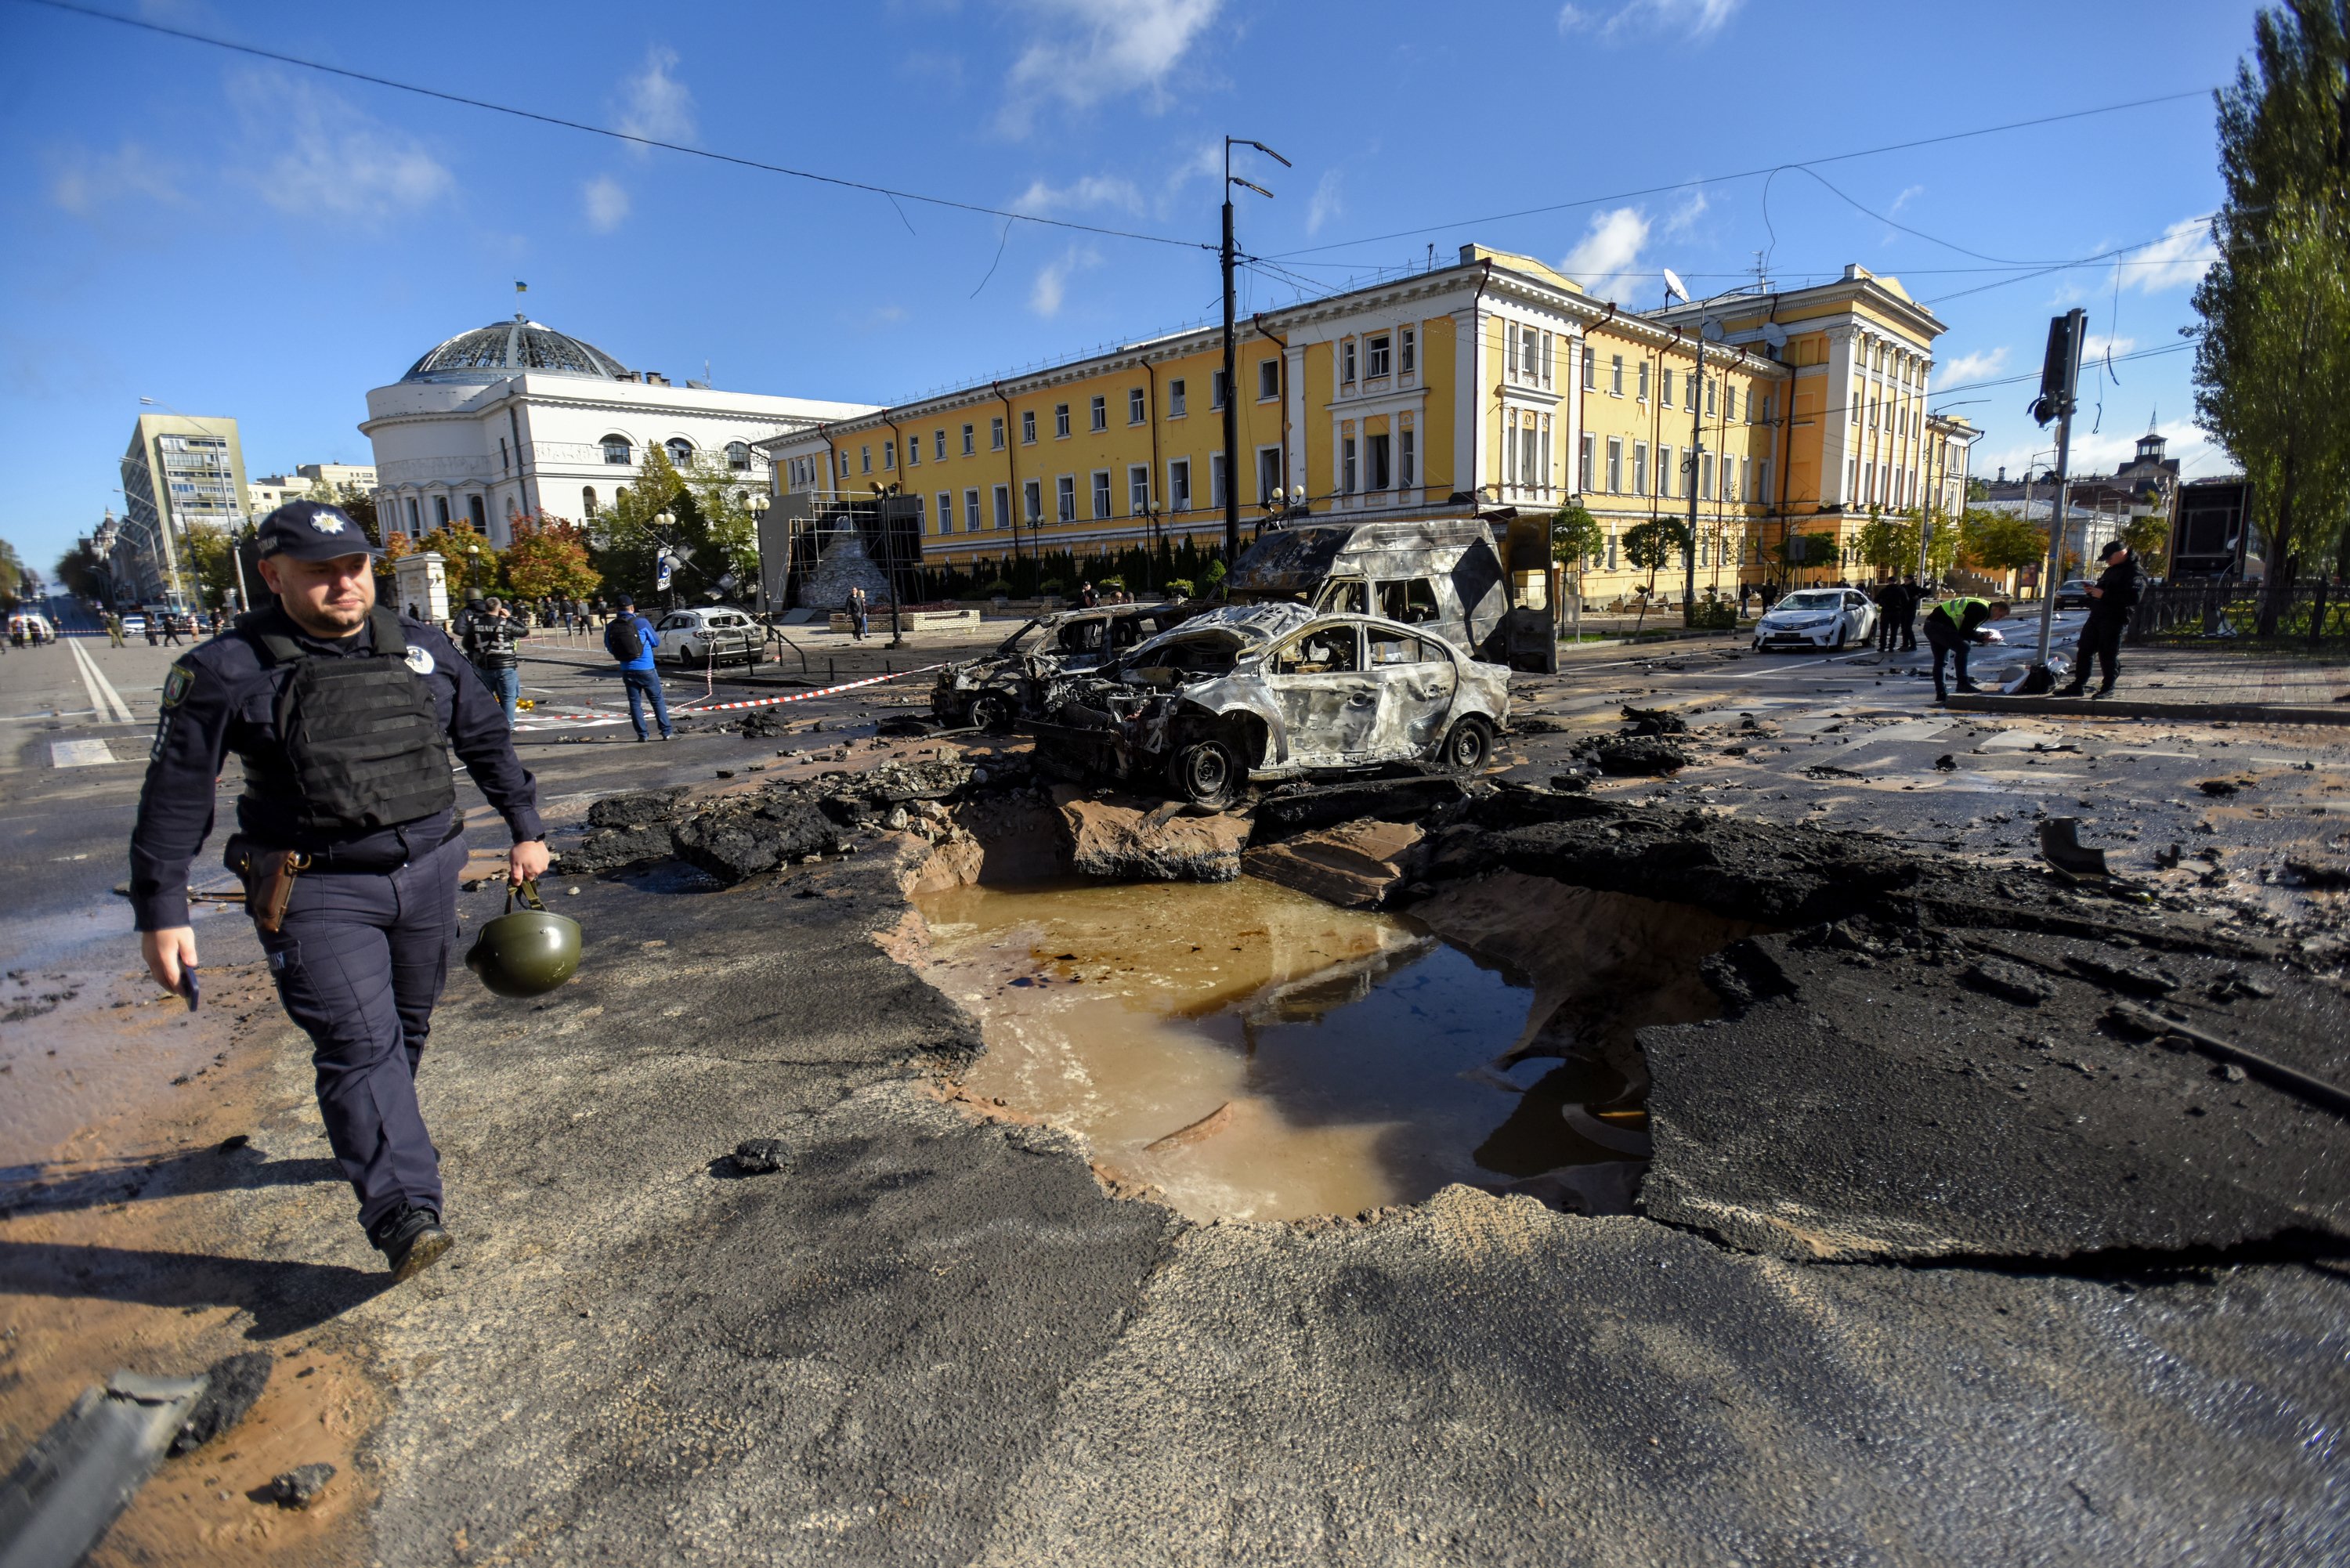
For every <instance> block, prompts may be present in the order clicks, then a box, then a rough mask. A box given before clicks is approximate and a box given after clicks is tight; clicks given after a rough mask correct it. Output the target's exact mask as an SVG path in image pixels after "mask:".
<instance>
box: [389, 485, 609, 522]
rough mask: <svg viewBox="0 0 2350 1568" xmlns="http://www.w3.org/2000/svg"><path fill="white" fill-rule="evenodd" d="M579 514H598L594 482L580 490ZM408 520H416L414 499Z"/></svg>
mask: <svg viewBox="0 0 2350 1568" xmlns="http://www.w3.org/2000/svg"><path fill="white" fill-rule="evenodd" d="M579 515H581V516H582V517H593V516H595V515H596V487H595V486H594V485H592V484H590V485H588V486H587V487H586V488H585V489H583V490H581V491H580V492H579ZM408 520H409V522H410V523H411V524H413V523H414V522H415V521H416V503H415V502H413V501H411V502H410V503H409V504H408Z"/></svg>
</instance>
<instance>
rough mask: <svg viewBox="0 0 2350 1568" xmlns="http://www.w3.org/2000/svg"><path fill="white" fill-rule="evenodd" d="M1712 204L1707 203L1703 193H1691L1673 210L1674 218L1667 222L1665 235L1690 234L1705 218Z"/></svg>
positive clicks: (1668, 219)
mask: <svg viewBox="0 0 2350 1568" xmlns="http://www.w3.org/2000/svg"><path fill="white" fill-rule="evenodd" d="M1709 205H1711V203H1710V202H1707V201H1706V199H1705V192H1703V191H1691V192H1690V193H1689V195H1688V196H1687V197H1685V198H1684V199H1683V200H1682V202H1681V204H1680V205H1679V206H1678V207H1676V208H1674V209H1673V214H1672V216H1671V217H1669V218H1667V219H1666V220H1665V233H1667V234H1687V233H1689V231H1690V229H1691V228H1693V227H1695V226H1696V224H1697V221H1698V220H1699V219H1700V218H1702V217H1704V216H1705V210H1706V208H1707V207H1708V206H1709Z"/></svg>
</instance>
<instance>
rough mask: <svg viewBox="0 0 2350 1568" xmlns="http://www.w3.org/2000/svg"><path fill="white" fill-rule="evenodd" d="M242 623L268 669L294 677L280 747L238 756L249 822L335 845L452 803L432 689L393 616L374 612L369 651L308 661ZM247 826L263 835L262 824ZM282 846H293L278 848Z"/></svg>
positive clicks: (287, 688)
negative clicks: (412, 664) (412, 661)
mask: <svg viewBox="0 0 2350 1568" xmlns="http://www.w3.org/2000/svg"><path fill="white" fill-rule="evenodd" d="M259 619H260V618H259V617H258V616H255V617H249V618H246V619H244V620H243V621H240V622H239V623H238V624H239V629H240V630H245V631H247V632H248V633H249V635H251V636H252V638H253V639H254V640H255V642H257V643H259V644H260V645H261V648H262V650H263V652H264V653H265V654H266V655H267V656H268V659H269V661H270V662H271V663H272V664H290V665H292V666H293V667H294V672H293V673H292V674H291V675H289V676H288V677H287V678H286V683H285V685H284V686H283V687H281V688H280V689H279V690H278V693H277V699H276V711H275V712H274V713H273V715H272V717H273V718H274V720H275V721H276V729H277V744H276V747H274V748H271V749H268V750H266V751H265V752H263V753H256V754H255V755H252V756H247V757H245V758H244V767H245V777H246V780H247V781H248V782H247V784H246V786H245V787H246V794H247V796H248V798H249V801H250V803H251V804H254V805H259V806H260V807H261V809H260V810H259V811H258V812H255V813H251V814H250V815H252V816H255V817H260V818H266V819H269V820H270V821H272V822H275V823H279V824H283V825H284V826H286V828H288V829H291V830H292V833H293V834H294V835H296V836H299V837H301V838H303V839H317V838H321V837H324V838H334V837H340V836H350V835H354V834H360V833H369V832H373V831H375V830H377V829H380V828H385V827H393V826H398V825H400V824H401V823H403V822H414V821H416V820H417V819H419V818H420V817H427V816H432V815H436V814H438V813H440V812H443V811H446V810H448V809H449V808H450V807H451V806H452V805H455V804H456V801H457V788H456V784H454V782H452V779H451V778H450V774H449V750H448V746H449V740H448V736H447V734H446V733H445V732H443V730H442V726H441V713H440V709H439V708H438V707H437V706H436V705H435V703H434V702H433V701H432V688H431V687H429V686H427V685H426V684H425V683H424V680H423V678H422V677H421V676H420V675H418V674H417V673H416V672H415V671H414V670H411V669H410V668H409V666H408V660H407V657H406V655H407V652H408V639H406V638H404V637H402V636H401V635H400V617H399V616H398V615H397V614H395V613H394V612H392V611H391V610H389V609H387V608H385V607H383V606H381V605H378V606H377V607H375V609H374V610H373V611H372V612H371V614H370V615H369V625H370V626H371V627H372V628H373V629H374V634H375V635H374V644H375V646H374V650H373V651H372V652H371V653H361V654H348V655H344V656H342V657H339V658H328V657H319V656H316V655H313V654H311V653H310V652H309V651H308V650H307V649H304V648H303V647H302V645H301V644H300V643H298V642H296V641H295V640H294V639H292V638H290V637H286V636H285V635H284V634H282V633H279V632H275V631H266V630H263V629H262V628H260V627H259V626H258V625H256V624H255V622H257V621H258V620H259ZM251 826H254V827H255V830H256V831H257V832H259V833H260V834H262V835H263V836H272V835H269V834H268V832H267V829H266V828H265V827H264V826H262V825H261V823H259V822H255V823H253V824H252V825H251ZM281 847H286V848H293V847H298V846H297V845H294V844H285V845H282V846H281Z"/></svg>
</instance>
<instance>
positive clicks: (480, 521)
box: [465, 495, 490, 534]
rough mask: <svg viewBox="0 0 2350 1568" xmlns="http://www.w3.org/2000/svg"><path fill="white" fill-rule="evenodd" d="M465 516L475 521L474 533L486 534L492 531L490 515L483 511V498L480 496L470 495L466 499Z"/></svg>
mask: <svg viewBox="0 0 2350 1568" xmlns="http://www.w3.org/2000/svg"><path fill="white" fill-rule="evenodd" d="M465 515H466V516H468V517H470V518H472V519H473V532H474V533H476V534H486V533H488V532H489V531H490V519H489V515H488V514H487V513H486V512H485V511H484V509H483V506H482V498H481V497H480V496H478V495H468V496H467V497H465Z"/></svg>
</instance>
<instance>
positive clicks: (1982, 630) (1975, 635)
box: [1926, 598, 2007, 702]
mask: <svg viewBox="0 0 2350 1568" xmlns="http://www.w3.org/2000/svg"><path fill="white" fill-rule="evenodd" d="M2006 618H2007V601H2006V600H2005V599H1991V600H1988V601H1986V600H1983V599H1970V598H1951V599H1944V600H1943V601H1942V602H1941V603H1940V604H1939V605H1936V606H1935V607H1934V613H1933V614H1931V615H1929V616H1928V617H1927V618H1926V641H1927V643H1928V645H1929V646H1930V647H1931V648H1932V649H1933V650H1934V701H1937V702H1947V701H1950V688H1949V687H1948V686H1946V685H1944V684H1943V683H1942V661H1943V660H1944V659H1949V660H1950V661H1951V664H1952V666H1953V668H1954V669H1955V670H1956V676H1955V679H1956V680H1957V681H1958V687H1959V690H1960V691H1981V690H1982V688H1981V687H1979V686H1977V685H1976V684H1975V683H1974V682H1973V681H1971V680H1968V679H1967V650H1968V649H1970V648H1972V647H1973V646H1974V645H1975V644H1977V643H1981V642H1990V641H1991V640H1993V639H1996V638H1997V637H1998V636H1999V634H1998V633H1997V632H1995V631H1993V630H1991V622H1993V621H1995V620H2004V619H2006Z"/></svg>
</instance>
